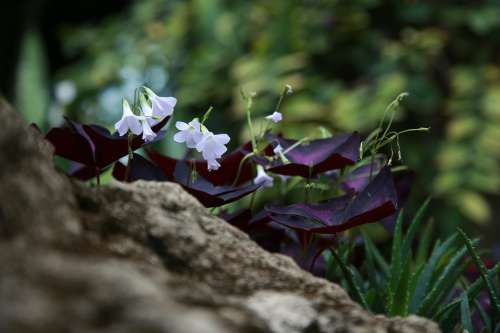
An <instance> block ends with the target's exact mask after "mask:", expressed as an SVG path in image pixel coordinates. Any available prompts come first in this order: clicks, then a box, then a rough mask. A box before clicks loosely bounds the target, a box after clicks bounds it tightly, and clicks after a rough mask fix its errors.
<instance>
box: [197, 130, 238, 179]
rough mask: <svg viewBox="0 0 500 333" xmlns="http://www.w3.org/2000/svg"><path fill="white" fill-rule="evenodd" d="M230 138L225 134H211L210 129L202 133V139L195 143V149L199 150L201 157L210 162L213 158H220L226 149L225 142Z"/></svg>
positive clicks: (213, 165)
mask: <svg viewBox="0 0 500 333" xmlns="http://www.w3.org/2000/svg"><path fill="white" fill-rule="evenodd" d="M229 140H231V138H230V137H229V135H227V134H213V133H212V132H210V131H207V132H206V133H203V137H202V139H201V140H200V141H199V142H198V144H197V145H196V150H197V151H199V152H200V153H201V154H202V156H203V159H205V160H206V161H208V162H209V163H211V164H212V167H215V164H214V163H213V162H214V160H216V159H218V158H220V157H221V156H222V154H224V153H225V152H226V151H227V148H226V146H225V145H226V144H227V143H228V142H229ZM214 170H215V169H214Z"/></svg>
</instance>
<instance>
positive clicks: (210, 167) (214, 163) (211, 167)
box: [207, 160, 220, 171]
mask: <svg viewBox="0 0 500 333" xmlns="http://www.w3.org/2000/svg"><path fill="white" fill-rule="evenodd" d="M207 162H208V171H212V170H217V169H218V168H219V167H220V163H219V162H217V160H208V161H207Z"/></svg>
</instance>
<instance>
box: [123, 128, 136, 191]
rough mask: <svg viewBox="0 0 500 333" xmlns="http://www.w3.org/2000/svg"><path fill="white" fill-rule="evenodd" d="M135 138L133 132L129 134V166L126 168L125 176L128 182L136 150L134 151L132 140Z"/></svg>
mask: <svg viewBox="0 0 500 333" xmlns="http://www.w3.org/2000/svg"><path fill="white" fill-rule="evenodd" d="M133 139H134V135H133V134H132V133H129V134H128V140H127V143H128V161H127V167H126V169H125V177H124V181H125V182H128V180H129V176H130V169H131V168H132V160H133V159H134V152H133V151H132V140H133Z"/></svg>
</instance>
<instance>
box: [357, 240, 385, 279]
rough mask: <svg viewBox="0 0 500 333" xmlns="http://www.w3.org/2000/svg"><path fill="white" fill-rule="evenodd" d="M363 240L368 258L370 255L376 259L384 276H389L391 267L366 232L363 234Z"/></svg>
mask: <svg viewBox="0 0 500 333" xmlns="http://www.w3.org/2000/svg"><path fill="white" fill-rule="evenodd" d="M363 239H364V244H365V250H366V253H367V256H368V255H370V256H372V257H373V259H375V262H376V263H377V265H378V267H379V268H380V270H381V272H382V274H383V275H384V276H386V277H387V276H388V275H389V265H388V264H387V262H386V261H385V259H384V256H382V254H381V253H380V251H379V250H378V249H377V247H376V246H375V244H373V242H372V240H371V239H370V237H369V236H368V235H367V234H366V233H365V232H363Z"/></svg>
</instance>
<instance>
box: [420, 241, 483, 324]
mask: <svg viewBox="0 0 500 333" xmlns="http://www.w3.org/2000/svg"><path fill="white" fill-rule="evenodd" d="M475 242H476V243H477V240H476V241H475ZM466 254H467V248H466V247H465V246H463V247H462V248H461V249H460V250H459V251H458V252H456V253H455V255H454V256H453V257H452V258H451V259H450V260H449V262H448V264H447V265H446V266H445V267H444V269H443V271H442V272H441V274H440V275H439V276H438V278H437V280H436V282H435V283H434V286H433V287H432V289H431V290H430V291H429V293H427V295H426V296H425V297H424V299H423V301H422V303H421V304H420V306H419V307H418V309H417V311H416V313H417V314H418V315H424V316H425V315H430V309H431V308H432V307H433V306H434V305H436V304H437V303H438V302H439V301H440V299H441V298H442V297H443V296H445V294H444V293H443V291H444V290H445V288H446V287H447V286H449V285H450V284H454V283H455V282H456V279H458V277H459V276H457V275H456V271H457V268H458V267H459V266H460V263H461V261H462V259H463V258H464V256H465V255H466Z"/></svg>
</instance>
